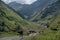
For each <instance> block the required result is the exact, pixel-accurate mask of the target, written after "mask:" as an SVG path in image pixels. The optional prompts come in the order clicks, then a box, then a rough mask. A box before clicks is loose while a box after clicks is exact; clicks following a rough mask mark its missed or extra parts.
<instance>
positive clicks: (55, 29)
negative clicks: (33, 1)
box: [26, 0, 60, 40]
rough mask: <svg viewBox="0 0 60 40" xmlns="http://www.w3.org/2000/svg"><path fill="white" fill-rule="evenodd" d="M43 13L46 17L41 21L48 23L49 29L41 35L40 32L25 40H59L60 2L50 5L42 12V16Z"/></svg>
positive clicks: (59, 0)
mask: <svg viewBox="0 0 60 40" xmlns="http://www.w3.org/2000/svg"><path fill="white" fill-rule="evenodd" d="M49 10H50V11H49ZM48 11H49V12H48ZM45 13H46V15H45V16H44V17H43V18H42V20H41V21H42V22H43V21H44V22H49V27H48V28H47V29H45V30H44V31H42V33H41V32H40V34H38V35H36V36H34V37H28V38H27V39H26V40H28V39H30V40H33V39H34V40H60V0H58V1H56V2H55V3H53V4H51V5H50V6H49V8H47V9H45V10H44V11H43V14H45ZM47 13H48V14H47ZM50 15H51V19H49V18H50ZM52 16H54V17H52ZM48 19H49V20H48ZM41 21H40V23H41ZM42 27H43V26H42Z"/></svg>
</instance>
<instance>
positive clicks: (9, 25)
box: [0, 1, 29, 32]
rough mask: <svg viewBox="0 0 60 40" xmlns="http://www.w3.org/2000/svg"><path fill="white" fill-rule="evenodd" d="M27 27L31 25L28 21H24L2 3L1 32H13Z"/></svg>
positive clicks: (0, 6) (0, 4) (0, 11)
mask: <svg viewBox="0 0 60 40" xmlns="http://www.w3.org/2000/svg"><path fill="white" fill-rule="evenodd" d="M27 25H29V23H28V22H27V21H24V20H23V19H22V18H21V17H20V16H19V15H17V13H16V12H15V11H14V10H12V9H11V8H10V7H8V6H7V5H6V4H5V3H4V2H2V1H0V32H11V31H12V30H16V28H18V27H21V29H23V27H24V26H27ZM21 29H20V30H21Z"/></svg>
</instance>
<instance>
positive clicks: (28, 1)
mask: <svg viewBox="0 0 60 40" xmlns="http://www.w3.org/2000/svg"><path fill="white" fill-rule="evenodd" d="M2 1H4V2H5V3H10V2H13V1H16V2H18V3H21V4H32V3H33V2H35V1H37V0H2Z"/></svg>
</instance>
